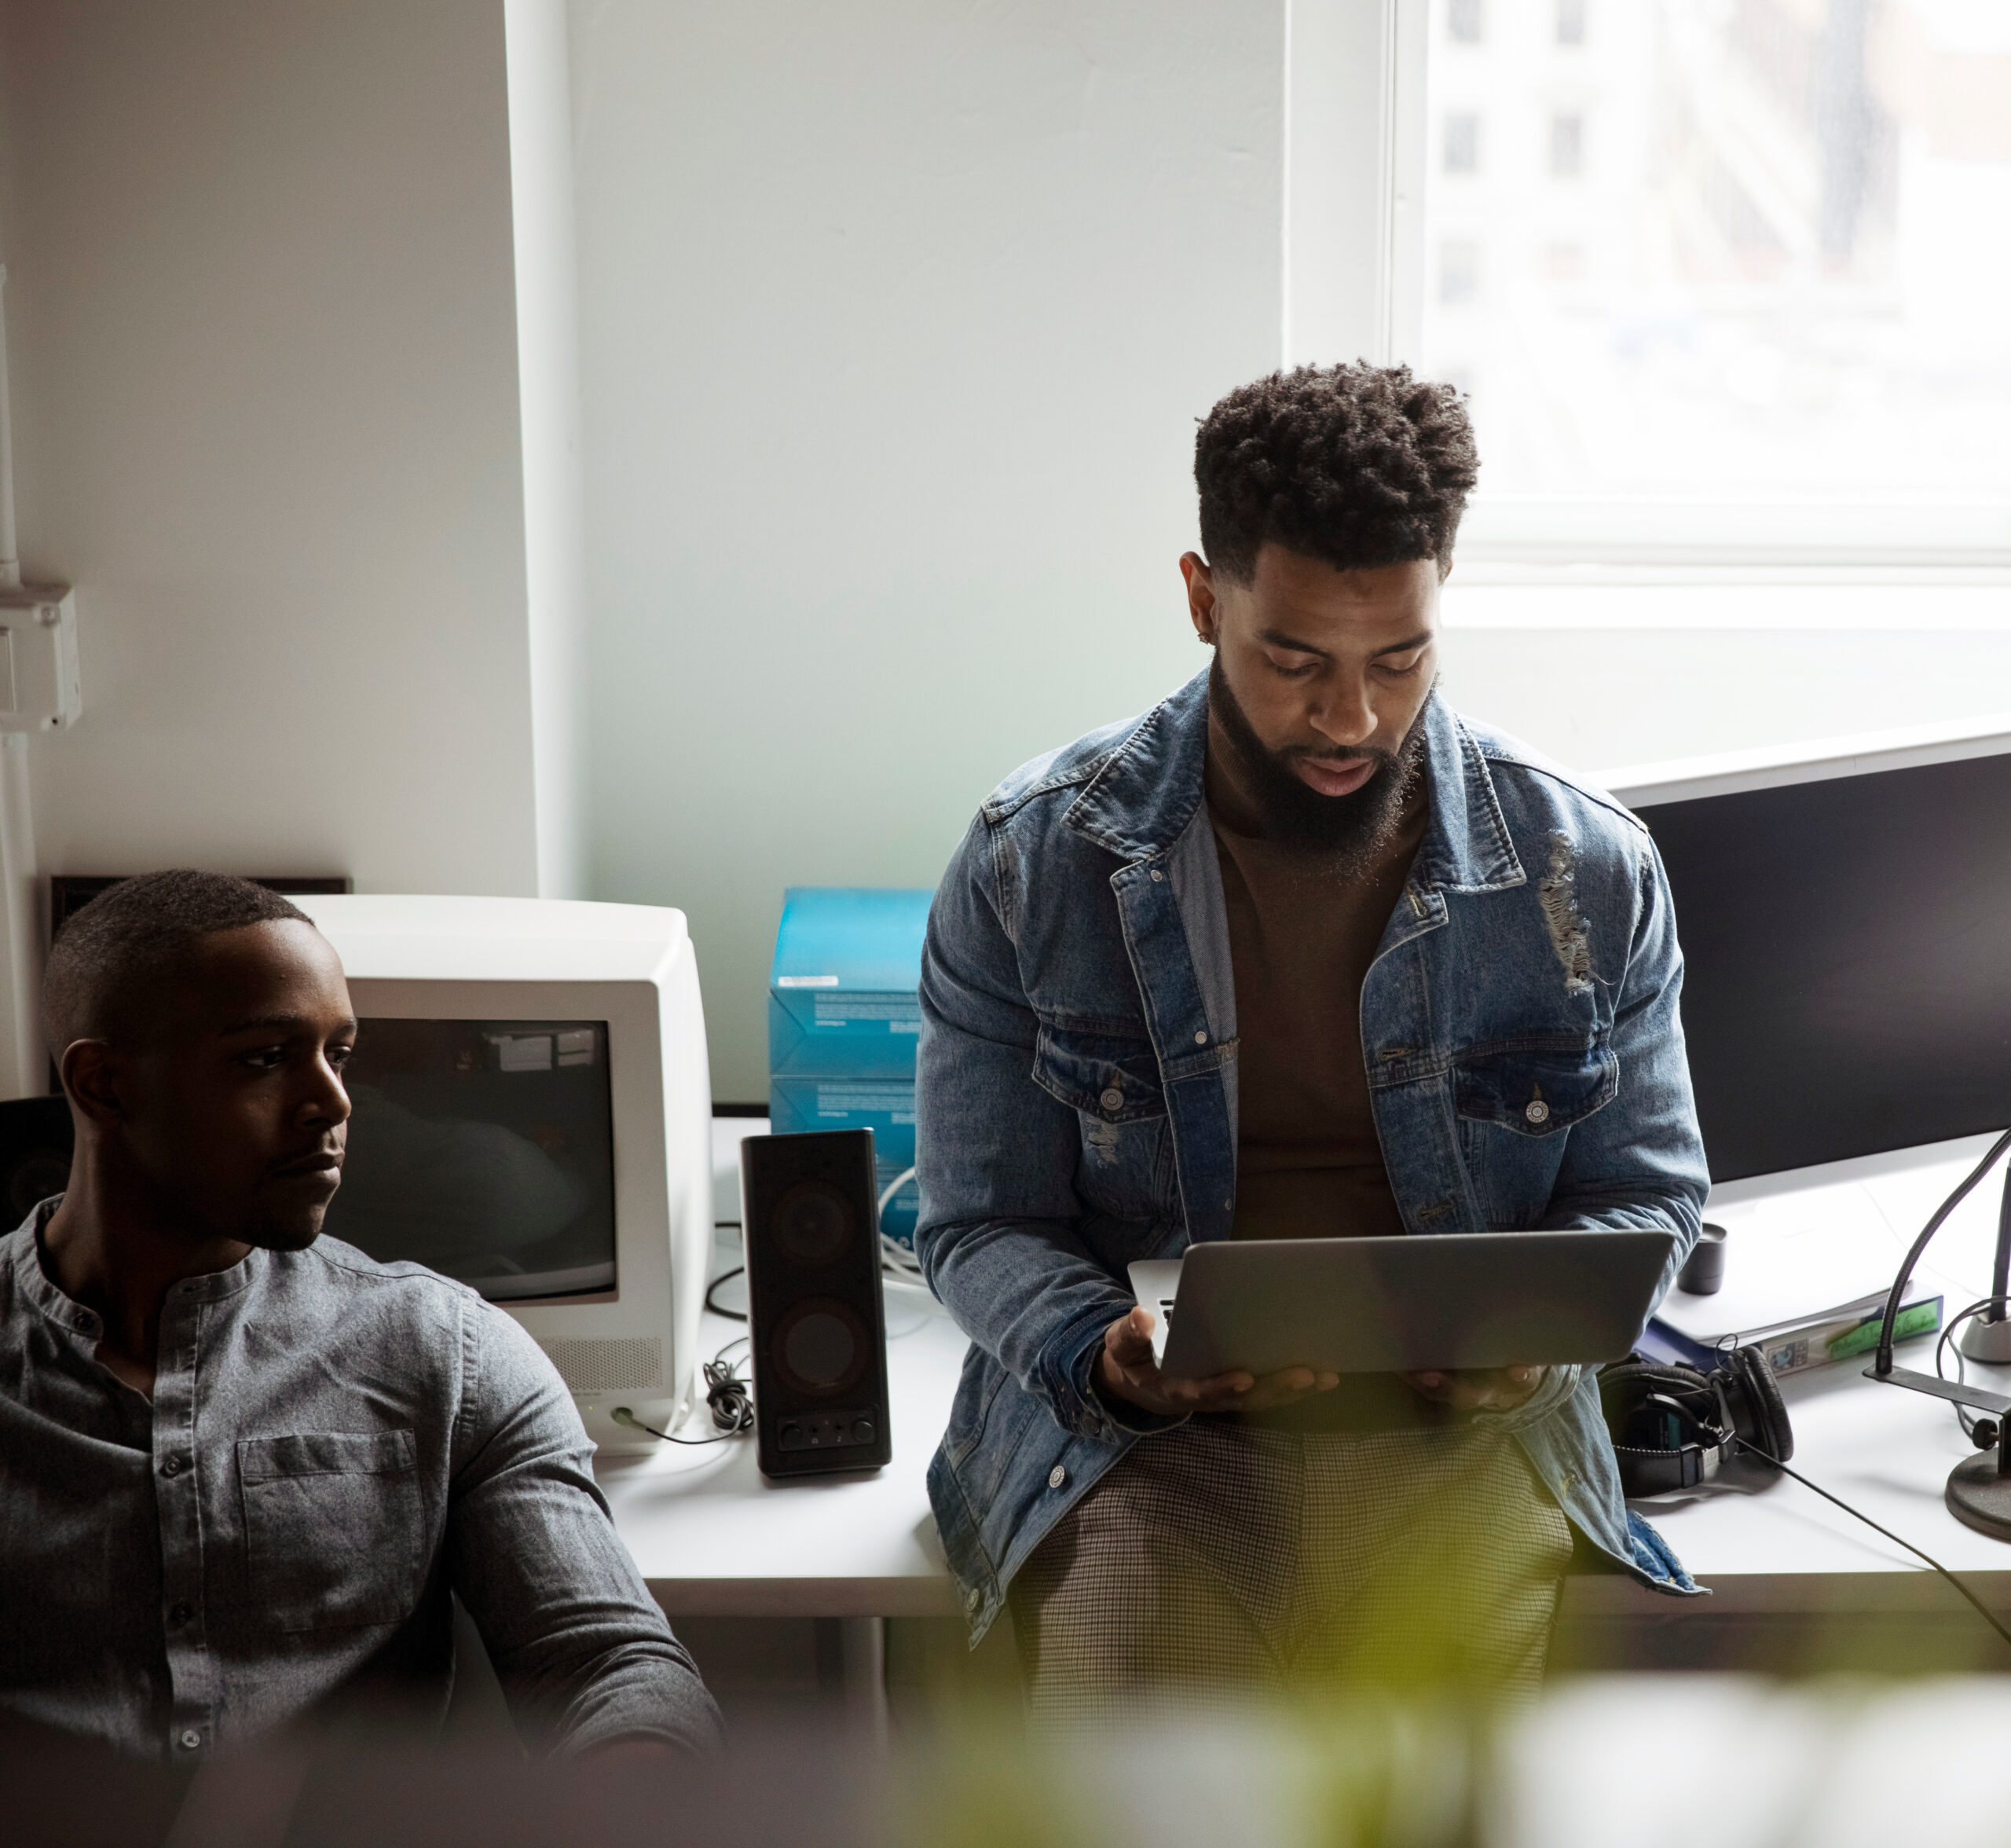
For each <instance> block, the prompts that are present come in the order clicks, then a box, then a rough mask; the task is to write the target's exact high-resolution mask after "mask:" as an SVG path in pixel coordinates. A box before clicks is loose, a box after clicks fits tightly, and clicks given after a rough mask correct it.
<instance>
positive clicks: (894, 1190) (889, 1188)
mask: <svg viewBox="0 0 2011 1848" xmlns="http://www.w3.org/2000/svg"><path fill="white" fill-rule="evenodd" d="M913 1179H914V1169H913V1168H903V1169H902V1170H901V1172H899V1174H897V1175H895V1176H894V1178H893V1179H892V1180H891V1181H889V1182H888V1183H887V1184H886V1186H884V1187H882V1188H881V1190H880V1204H879V1205H877V1206H876V1207H875V1208H874V1209H873V1216H874V1219H876V1220H877V1219H882V1218H884V1217H885V1215H886V1212H887V1208H888V1207H889V1206H890V1205H892V1203H893V1198H894V1196H895V1195H896V1194H898V1193H899V1192H900V1190H902V1189H903V1187H905V1186H907V1184H908V1183H909V1182H910V1181H911V1180H913Z"/></svg>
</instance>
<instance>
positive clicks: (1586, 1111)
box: [1452, 1041, 1620, 1231]
mask: <svg viewBox="0 0 2011 1848" xmlns="http://www.w3.org/2000/svg"><path fill="white" fill-rule="evenodd" d="M1619 1091H1620V1062H1619V1061H1618V1060H1617V1058H1614V1055H1613V1054H1611V1053H1610V1052H1608V1051H1605V1050H1604V1049H1603V1048H1600V1047H1588V1046H1586V1045H1585V1044H1584V1043H1583V1042H1582V1041H1581V1042H1580V1043H1578V1044H1577V1045H1576V1046H1574V1047H1570V1048H1568V1049H1567V1048H1566V1047H1561V1046H1544V1045H1540V1044H1539V1045H1535V1046H1521V1047H1515V1046H1511V1047H1488V1048H1485V1049H1475V1050H1474V1051H1472V1052H1470V1053H1467V1054H1462V1055H1461V1056H1460V1058H1457V1059H1456V1061H1455V1062H1454V1064H1453V1068H1452V1095H1453V1102H1454V1106H1455V1108H1456V1109H1457V1110H1458V1112H1459V1116H1460V1152H1461V1154H1462V1156H1463V1158H1464V1160H1465V1162H1466V1167H1467V1179H1468V1181H1469V1183H1471V1186H1472V1187H1473V1190H1474V1198H1475V1199H1476V1200H1477V1201H1478V1202H1479V1205H1480V1207H1481V1210H1482V1213H1483V1214H1484V1215H1485V1218H1486V1221H1487V1223H1488V1224H1489V1226H1490V1227H1494V1228H1495V1229H1496V1230H1502V1231H1518V1230H1522V1229H1524V1228H1526V1227H1530V1226H1533V1225H1536V1224H1537V1223H1540V1221H1542V1220H1543V1219H1544V1218H1545V1216H1547V1215H1548V1212H1549V1211H1550V1205H1551V1194H1552V1193H1553V1192H1554V1191H1555V1187H1556V1185H1557V1177H1558V1175H1559V1172H1560V1170H1561V1169H1562V1166H1563V1162H1564V1151H1565V1149H1566V1146H1567V1145H1568V1144H1569V1143H1570V1140H1571V1138H1570V1134H1569V1131H1570V1130H1571V1129H1572V1128H1573V1127H1574V1126H1575V1125H1577V1124H1581V1123H1583V1122H1584V1121H1585V1120H1586V1119H1587V1118H1588V1117H1591V1116H1592V1115H1593V1114H1594V1113H1595V1112H1597V1111H1599V1110H1603V1109H1605V1108H1606V1106H1607V1105H1608V1104H1610V1103H1611V1102H1613V1100H1614V1098H1615V1097H1616V1096H1617V1095H1618V1094H1619Z"/></svg>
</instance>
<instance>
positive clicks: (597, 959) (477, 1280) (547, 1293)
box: [296, 893, 712, 1452]
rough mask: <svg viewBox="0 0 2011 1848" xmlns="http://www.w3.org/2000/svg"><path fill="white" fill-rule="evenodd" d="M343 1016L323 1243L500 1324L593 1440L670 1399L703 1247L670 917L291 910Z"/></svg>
mask: <svg viewBox="0 0 2011 1848" xmlns="http://www.w3.org/2000/svg"><path fill="white" fill-rule="evenodd" d="M296 902H297V903H298V904H299V906H300V908H301V909H302V911H306V913H307V914H308V915H309V916H310V917H311V918H312V919H313V920H314V922H315V923H316V924H317V926H319V927H320V929H321V932H322V933H323V934H324V936H326V937H328V941H330V942H331V943H332V944H334V946H335V950H336V952H337V953H338V954H339V955H340V956H341V958H342V966H343V968H344V970H346V972H347V974H348V977H349V987H350V999H351V1000H352V1002H353V1005H354V1007H355V1009H356V1012H357V1019H358V1021H360V1022H361V1031H360V1032H359V1033H358V1036H357V1047H356V1051H355V1054H354V1056H353V1059H352V1061H351V1063H350V1069H349V1072H348V1074H347V1083H348V1087H349V1091H350V1102H351V1106H352V1115H351V1117H350V1125H349V1153H348V1157H347V1160H346V1164H345V1168H344V1173H343V1181H342V1187H341V1189H340V1190H339V1192H338V1193H337V1194H336V1196H335V1201H334V1203H333V1204H332V1205H331V1206H330V1208H329V1211H328V1224H327V1227H326V1232H327V1234H328V1236H330V1237H332V1238H342V1239H345V1240H346V1241H349V1242H350V1244H352V1245H358V1246H360V1247H361V1249H364V1250H365V1251H367V1252H369V1253H370V1255H371V1256H372V1257H375V1258H378V1259H380V1260H386V1261H388V1260H395V1259H410V1260H415V1261H416V1262H419V1263H424V1264H427V1265H429V1266H430V1267H432V1268H433V1269H434V1270H437V1271H441V1272H442V1273H443V1274H446V1275H449V1276H452V1277H456V1278H459V1279H460V1281H462V1282H465V1283H467V1284H468V1285H471V1287H472V1288H474V1289H477V1290H478V1291H480V1292H481V1293H482V1295H483V1296H485V1297H487V1298H488V1299H489V1300H490V1301H492V1302H494V1303H495V1304H497V1306H498V1307H500V1308H503V1309H504V1310H505V1311H507V1312H508V1313H509V1314H510V1315H512V1316H514V1317H515V1318H516V1319H517V1320H518V1322H521V1323H522V1325H523V1326H524V1327H525V1328H526V1329H527V1330H528V1331H529V1333H531V1334H532V1335H533V1337H535V1338H536V1339H537V1342H538V1344H539V1345H540V1347H542V1348H544V1351H545V1352H546V1353H547V1354H548V1355H550V1356H551V1359H552V1360H553V1362H555V1365H556V1366H557V1367H558V1369H559V1373H560V1374H561V1375H562V1377H564V1379H565V1381H566V1385H567V1386H568V1387H569V1388H571V1390H572V1392H573V1398H574V1399H575V1401H576V1403H577V1404H578V1406H579V1408H580V1411H581V1417H583V1418H584V1421H585V1423H586V1426H587V1430H588V1435H589V1436H591V1437H592V1439H594V1441H595V1443H597V1444H599V1446H600V1447H601V1448H602V1449H603V1450H604V1451H617V1452H619V1451H628V1450H639V1449H645V1448H654V1447H655V1445H656V1440H655V1439H653V1438H650V1437H647V1436H640V1435H639V1434H638V1433H636V1432H634V1431H632V1430H631V1429H628V1428H625V1427H624V1426H621V1425H616V1424H615V1423H614V1421H613V1420H612V1418H611V1417H610V1414H611V1412H612V1411H613V1410H614V1406H616V1405H617V1404H621V1405H625V1406H628V1407H630V1408H632V1410H633V1411H634V1412H635V1414H636V1417H639V1419H641V1420H642V1421H643V1422H644V1423H646V1424H649V1425H654V1426H656V1427H657V1428H658V1429H659V1430H667V1429H669V1428H670V1425H671V1424H672V1422H673V1421H675V1420H676V1418H677V1417H679V1416H680V1415H681V1414H682V1412H683V1409H684V1406H685V1405H686V1403H687V1399H688V1397H689V1395H690V1388H691V1381H692V1377H693V1373H694V1370H695V1366H696V1362H697V1359H698V1356H697V1352H696V1350H697V1346H698V1318H699V1314H700V1311H701V1307H702V1305H703V1302H704V1296H705V1274H706V1265H707V1263H708V1261H709V1258H710V1256H711V1249H712V1091H711V1083H710V1080H709V1076H708V1071H707V1065H706V1056H705V1018H704V1015H703V1013H702V1011H701V1007H700V1003H699V997H698V966H697V963H696V962H695V961H694V957H693V954H692V948H691V940H690V935H689V933H687V930H686V928H685V922H684V915H683V913H682V912H681V911H671V910H667V909H660V908H655V907H652V906H646V905H616V904H585V903H579V902H574V901H572V900H544V899H516V898H460V897H399V896H392V895H388V894H377V893H358V894H345V895H341V896H330V897H321V896H312V897H302V898H299V899H298V900H296Z"/></svg>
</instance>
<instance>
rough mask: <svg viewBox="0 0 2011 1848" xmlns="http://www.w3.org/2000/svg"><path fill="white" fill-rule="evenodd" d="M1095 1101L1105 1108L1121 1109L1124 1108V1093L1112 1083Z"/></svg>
mask: <svg viewBox="0 0 2011 1848" xmlns="http://www.w3.org/2000/svg"><path fill="white" fill-rule="evenodd" d="M1097 1102H1098V1103H1100V1104H1101V1105H1102V1106H1103V1107H1104V1109H1106V1110H1121V1109H1123V1108H1124V1093H1123V1091H1119V1089H1118V1088H1117V1087H1116V1086H1115V1085H1114V1084H1113V1085H1112V1086H1111V1087H1109V1089H1108V1090H1107V1091H1104V1094H1103V1095H1102V1096H1101V1097H1100V1098H1097Z"/></svg>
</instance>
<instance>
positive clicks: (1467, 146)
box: [1443, 109, 1480, 174]
mask: <svg viewBox="0 0 2011 1848" xmlns="http://www.w3.org/2000/svg"><path fill="white" fill-rule="evenodd" d="M1443 165H1444V167H1445V171H1446V172H1447V173H1449V174H1471V173H1478V172H1479V171H1480V118H1479V116H1477V115H1475V114H1474V112H1473V111H1471V109H1457V110H1455V111H1453V112H1452V114H1450V115H1449V116H1447V117H1446V118H1445V160H1444V162H1443Z"/></svg>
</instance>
